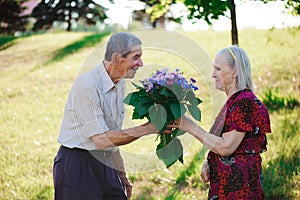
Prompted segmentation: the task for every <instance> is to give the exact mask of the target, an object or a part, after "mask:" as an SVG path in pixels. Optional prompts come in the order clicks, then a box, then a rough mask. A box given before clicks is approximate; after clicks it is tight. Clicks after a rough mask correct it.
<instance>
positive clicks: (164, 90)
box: [160, 87, 176, 98]
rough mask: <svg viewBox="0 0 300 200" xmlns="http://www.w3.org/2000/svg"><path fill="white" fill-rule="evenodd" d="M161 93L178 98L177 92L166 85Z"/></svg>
mask: <svg viewBox="0 0 300 200" xmlns="http://www.w3.org/2000/svg"><path fill="white" fill-rule="evenodd" d="M160 94H162V95H165V96H168V97H173V98H176V96H175V94H174V93H173V92H172V91H171V90H169V89H167V88H165V87H163V88H162V90H161V92H160Z"/></svg>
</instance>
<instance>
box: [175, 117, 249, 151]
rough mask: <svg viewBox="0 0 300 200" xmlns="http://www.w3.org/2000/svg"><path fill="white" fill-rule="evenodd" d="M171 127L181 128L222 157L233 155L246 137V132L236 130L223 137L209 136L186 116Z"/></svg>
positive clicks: (224, 134)
mask: <svg viewBox="0 0 300 200" xmlns="http://www.w3.org/2000/svg"><path fill="white" fill-rule="evenodd" d="M171 127H172V128H180V129H181V130H183V131H186V132H188V133H190V134H191V135H193V136H194V137H195V138H196V139H198V140H199V141H200V142H201V143H203V144H204V145H205V146H206V147H207V148H208V149H210V150H211V151H212V152H214V153H216V154H219V155H221V156H228V155H230V154H232V153H233V152H234V151H235V150H236V148H237V147H238V146H239V145H240V143H241V142H242V140H243V138H244V136H245V132H238V131H236V130H232V131H230V132H226V133H223V135H222V137H218V136H215V135H213V134H209V133H207V132H206V131H205V130H204V129H203V128H201V127H200V126H198V125H197V124H196V123H195V122H194V121H192V120H191V119H189V118H187V117H186V116H183V117H182V118H181V119H178V120H176V121H175V126H174V125H171Z"/></svg>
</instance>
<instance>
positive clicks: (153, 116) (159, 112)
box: [149, 104, 167, 131]
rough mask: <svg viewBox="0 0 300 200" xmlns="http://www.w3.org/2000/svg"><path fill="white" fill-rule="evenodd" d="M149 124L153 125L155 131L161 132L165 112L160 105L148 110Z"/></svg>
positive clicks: (164, 121)
mask: <svg viewBox="0 0 300 200" xmlns="http://www.w3.org/2000/svg"><path fill="white" fill-rule="evenodd" d="M149 117H150V122H151V123H153V124H155V127H156V129H157V130H159V131H162V130H163V128H164V127H165V123H166V119H167V112H166V110H165V108H164V107H163V106H162V105H160V104H155V105H154V106H152V107H151V108H150V109H149Z"/></svg>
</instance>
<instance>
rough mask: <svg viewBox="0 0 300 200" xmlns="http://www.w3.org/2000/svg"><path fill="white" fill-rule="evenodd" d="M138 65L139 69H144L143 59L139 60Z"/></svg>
mask: <svg viewBox="0 0 300 200" xmlns="http://www.w3.org/2000/svg"><path fill="white" fill-rule="evenodd" d="M137 65H138V66H139V67H143V65H144V63H143V61H142V59H141V58H140V59H139V60H138V62H137Z"/></svg>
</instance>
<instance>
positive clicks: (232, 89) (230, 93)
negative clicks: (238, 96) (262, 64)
mask: <svg viewBox="0 0 300 200" xmlns="http://www.w3.org/2000/svg"><path fill="white" fill-rule="evenodd" d="M237 91H238V88H237V87H236V86H235V85H234V86H232V87H231V88H229V89H228V90H226V91H225V93H226V95H227V97H228V98H229V97H231V95H233V94H234V93H236V92H237Z"/></svg>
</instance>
